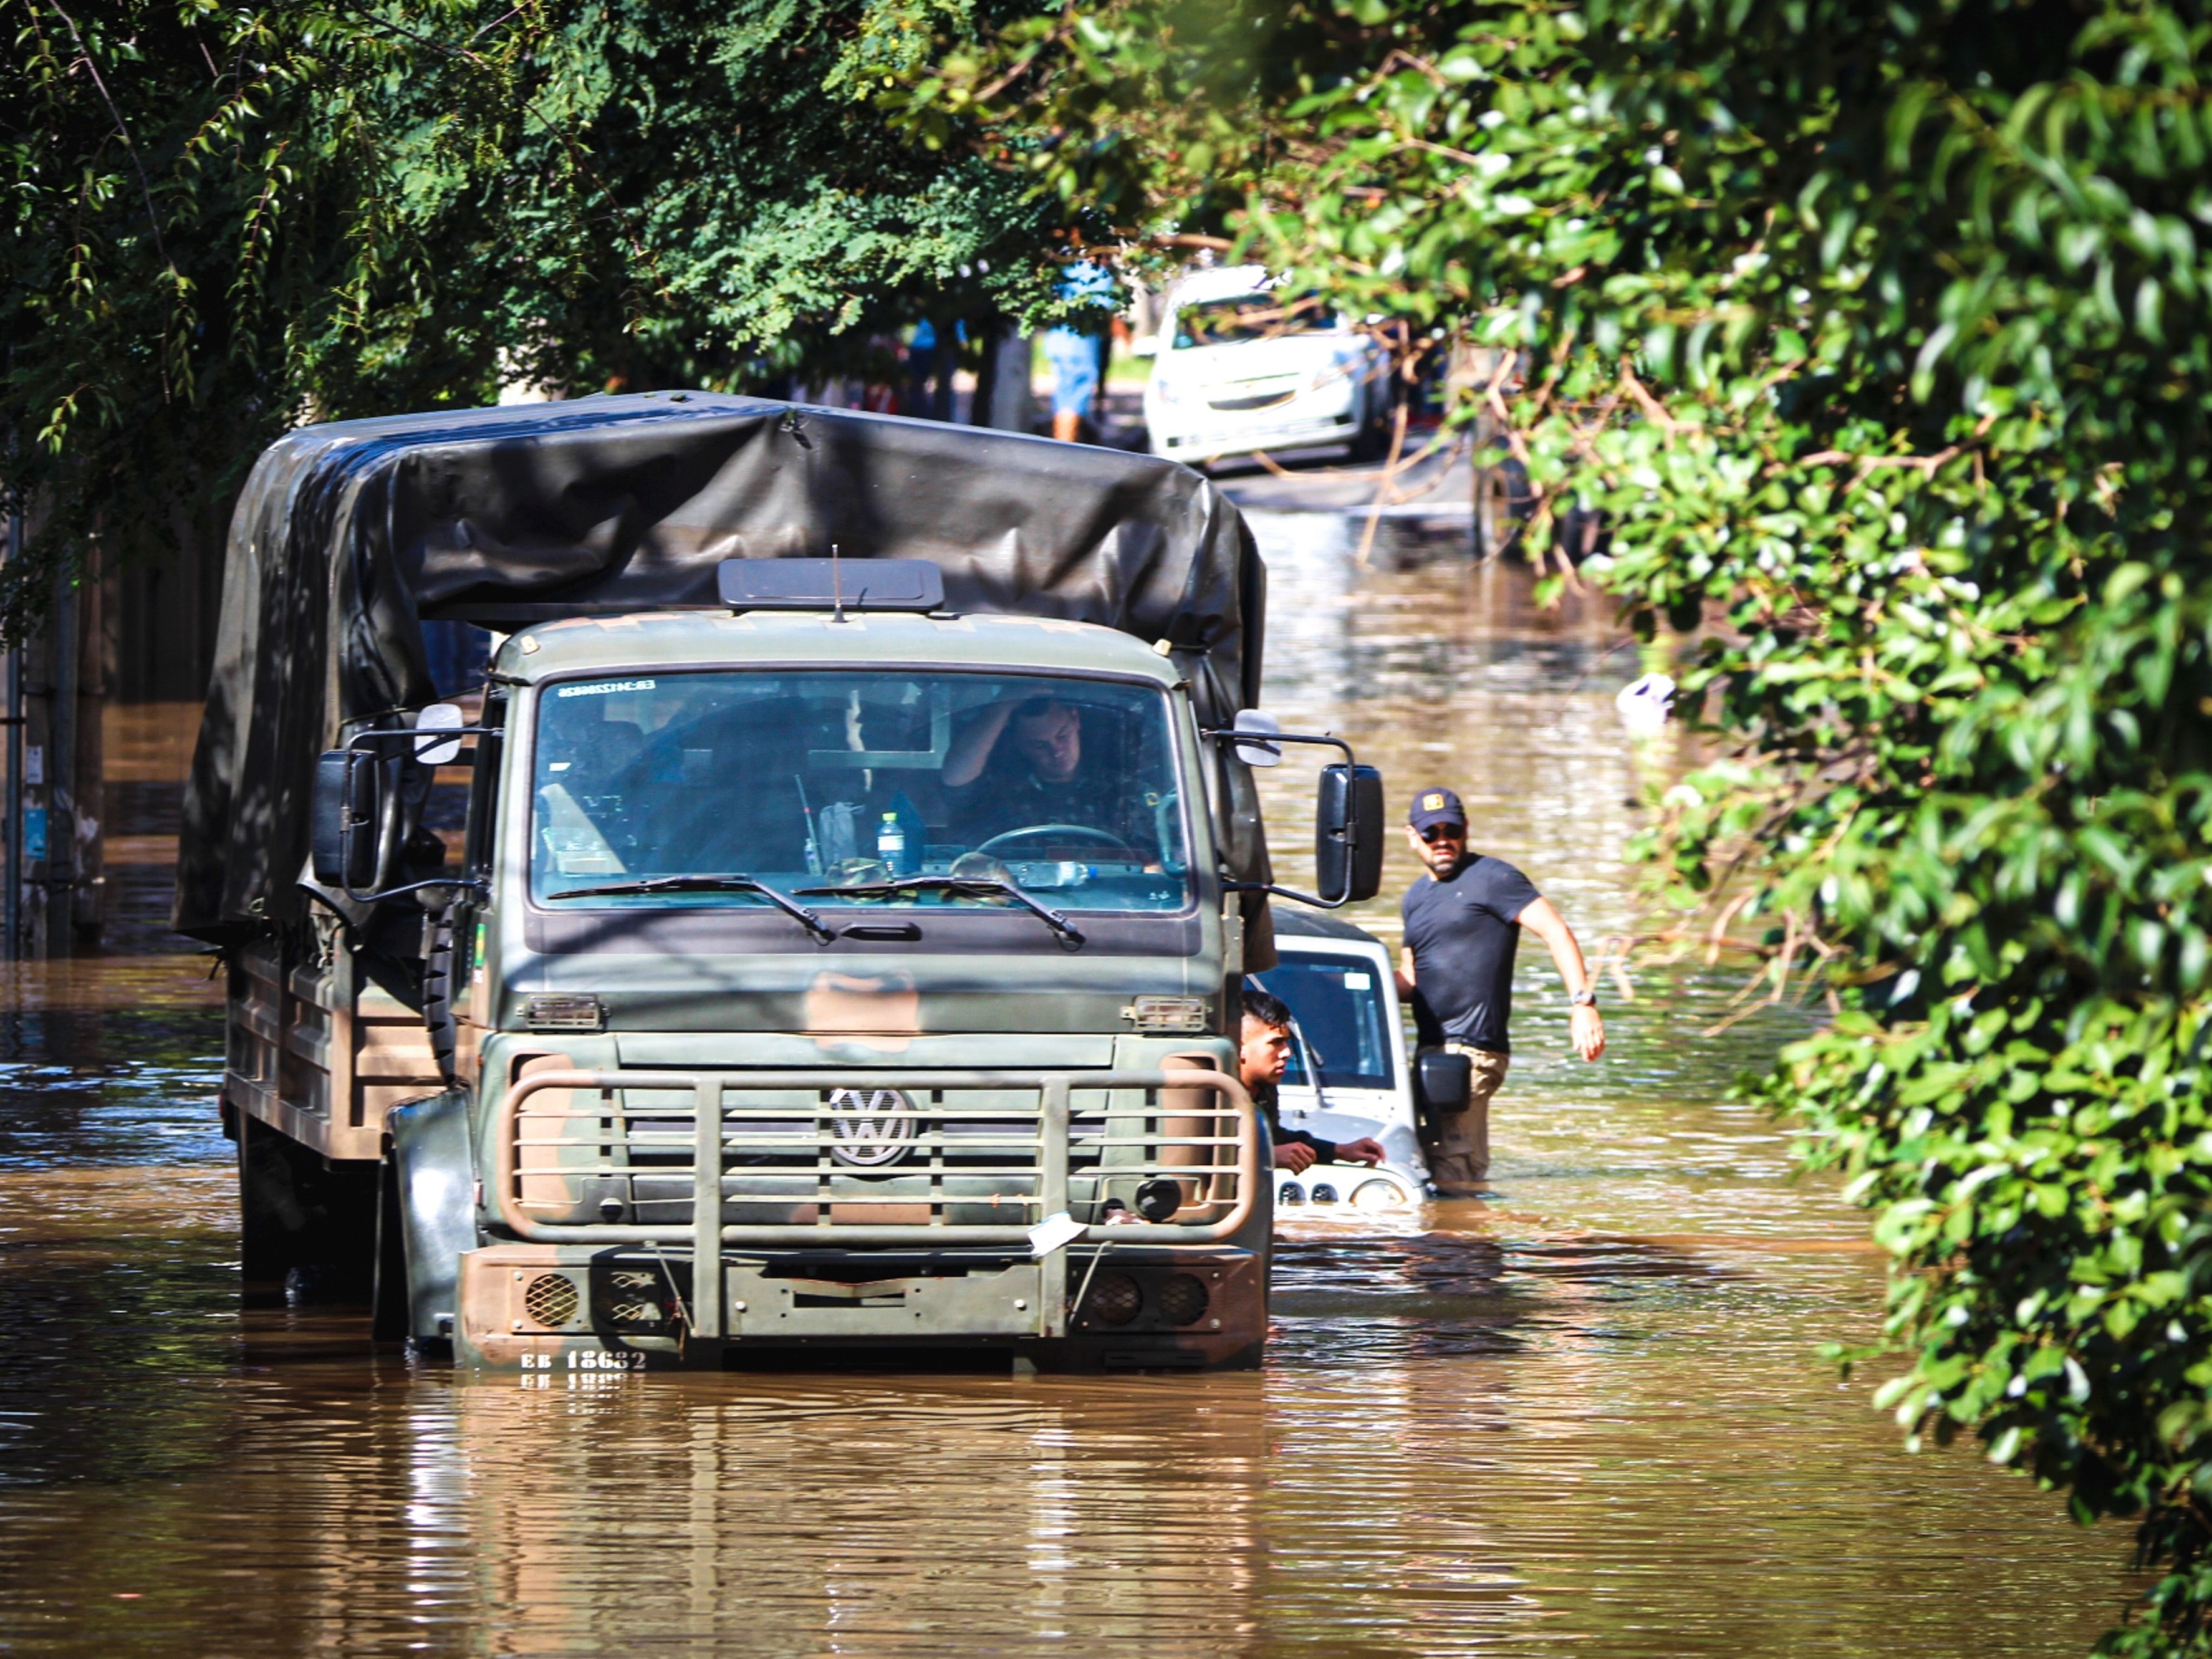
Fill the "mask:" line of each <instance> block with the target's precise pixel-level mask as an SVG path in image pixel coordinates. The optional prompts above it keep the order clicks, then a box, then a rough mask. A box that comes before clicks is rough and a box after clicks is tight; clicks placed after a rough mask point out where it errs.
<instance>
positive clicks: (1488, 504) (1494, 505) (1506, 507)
mask: <svg viewBox="0 0 2212 1659" xmlns="http://www.w3.org/2000/svg"><path fill="white" fill-rule="evenodd" d="M1533 501H1534V492H1533V491H1532V490H1531V489H1529V488H1528V474H1527V473H1526V472H1524V471H1522V468H1521V464H1520V463H1519V462H1518V461H1515V460H1509V459H1506V458H1505V457H1504V456H1499V457H1498V459H1496V460H1494V461H1493V462H1492V464H1491V465H1488V466H1486V467H1483V468H1481V469H1480V470H1479V471H1477V472H1476V473H1475V475H1474V556H1475V557H1476V558H1478V559H1486V560H1487V559H1498V558H1503V557H1504V556H1505V555H1506V554H1508V553H1510V552H1511V551H1512V550H1514V549H1515V548H1516V547H1518V546H1519V545H1520V544H1521V535H1522V526H1524V525H1525V524H1526V522H1527V520H1528V513H1529V509H1530V507H1531V504H1532V503H1533Z"/></svg>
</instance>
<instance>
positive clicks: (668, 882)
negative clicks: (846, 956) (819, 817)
mask: <svg viewBox="0 0 2212 1659" xmlns="http://www.w3.org/2000/svg"><path fill="white" fill-rule="evenodd" d="M636 893H757V894H759V895H760V896H761V897H763V898H764V899H766V900H767V901H768V902H769V903H770V904H773V905H774V906H775V908H777V909H779V910H781V911H782V912H783V914H784V915H787V916H789V917H790V918H791V919H792V920H793V921H796V922H798V923H799V925H800V926H801V927H805V929H806V931H807V932H808V933H811V934H813V935H814V937H815V938H816V939H819V940H820V941H821V942H822V943H823V944H824V945H827V944H829V941H830V940H832V939H836V937H837V935H836V933H832V932H831V931H830V930H829V927H828V925H827V924H826V923H824V922H823V920H822V918H821V917H820V916H819V915H817V914H816V913H815V912H814V911H811V910H810V909H808V908H806V907H805V905H803V904H800V903H798V902H794V901H793V900H791V899H789V898H787V897H785V896H783V894H781V893H780V892H778V891H777V890H775V888H773V887H771V886H769V884H767V883H766V882H764V881H759V880H756V879H755V878H753V877H751V876H647V877H645V878H642V879H641V880H637V881H611V882H609V883H607V884H605V886H603V887H571V888H570V889H568V891H566V892H564V893H548V894H547V895H546V897H548V898H556V899H572V898H626V897H628V896H630V895H632V894H636Z"/></svg>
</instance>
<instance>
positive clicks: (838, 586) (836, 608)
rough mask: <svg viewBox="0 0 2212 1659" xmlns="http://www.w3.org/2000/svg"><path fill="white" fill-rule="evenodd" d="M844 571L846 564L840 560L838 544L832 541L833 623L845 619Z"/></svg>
mask: <svg viewBox="0 0 2212 1659" xmlns="http://www.w3.org/2000/svg"><path fill="white" fill-rule="evenodd" d="M843 572H844V566H843V565H842V564H841V563H840V562H838V558H837V544H836V543H835V542H832V543H830V544H829V601H830V604H831V605H832V607H833V609H832V611H831V613H830V617H829V620H830V621H831V622H833V623H841V622H842V621H844V620H845V581H844V575H843Z"/></svg>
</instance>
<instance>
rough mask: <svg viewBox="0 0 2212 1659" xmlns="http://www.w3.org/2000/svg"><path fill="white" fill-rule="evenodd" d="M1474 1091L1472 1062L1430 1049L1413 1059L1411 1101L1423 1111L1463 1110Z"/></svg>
mask: <svg viewBox="0 0 2212 1659" xmlns="http://www.w3.org/2000/svg"><path fill="white" fill-rule="evenodd" d="M1473 1094H1474V1060H1470V1059H1469V1058H1468V1056H1467V1055H1465V1054H1444V1053H1443V1052H1442V1051H1440V1050H1434V1049H1432V1050H1431V1051H1430V1052H1428V1053H1426V1054H1422V1055H1420V1056H1419V1058H1417V1059H1416V1060H1414V1062H1413V1103H1414V1104H1416V1105H1417V1106H1419V1108H1420V1109H1422V1110H1423V1111H1425V1112H1463V1111H1465V1110H1466V1109H1467V1103H1468V1097H1470V1096H1471V1095H1473Z"/></svg>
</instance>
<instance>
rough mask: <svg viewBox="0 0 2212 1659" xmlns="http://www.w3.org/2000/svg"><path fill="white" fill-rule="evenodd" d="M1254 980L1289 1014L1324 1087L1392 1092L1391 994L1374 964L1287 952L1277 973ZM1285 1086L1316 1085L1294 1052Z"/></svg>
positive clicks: (1258, 975) (1274, 971) (1254, 976)
mask: <svg viewBox="0 0 2212 1659" xmlns="http://www.w3.org/2000/svg"><path fill="white" fill-rule="evenodd" d="M1252 978H1253V983H1255V984H1256V985H1258V986H1260V987H1261V988H1262V989H1264V990H1266V991H1267V992H1269V993H1270V994H1273V995H1275V996H1278V997H1280V998H1281V999H1282V1000H1283V1001H1284V1003H1285V1005H1287V1006H1288V1007H1289V1008H1290V1011H1291V1018H1292V1019H1294V1020H1296V1021H1297V1024H1298V1035H1299V1036H1302V1037H1304V1039H1305V1046H1306V1047H1307V1048H1309V1049H1310V1050H1311V1051H1312V1053H1313V1056H1314V1062H1315V1064H1316V1066H1318V1067H1319V1068H1320V1071H1321V1080H1322V1086H1323V1087H1325V1088H1330V1089H1388V1088H1389V1087H1390V1086H1391V1070H1390V1020H1389V1014H1388V1012H1386V1010H1385V1007H1384V1005H1383V996H1384V994H1386V992H1388V991H1389V990H1390V989H1391V988H1392V987H1389V986H1388V985H1386V984H1385V983H1384V981H1383V976H1382V975H1379V974H1377V973H1376V971H1375V969H1374V968H1373V967H1372V966H1371V965H1370V963H1367V962H1364V961H1362V960H1360V959H1358V958H1357V957H1338V956H1319V955H1300V954H1298V953H1297V952H1294V951H1284V952H1283V953H1282V955H1281V957H1280V959H1279V961H1277V963H1275V965H1274V966H1273V968H1271V969H1268V970H1267V972H1266V973H1265V974H1255V975H1253V976H1252ZM1283 1081H1284V1082H1285V1084H1287V1085H1291V1086H1292V1087H1310V1086H1311V1085H1312V1082H1313V1079H1312V1078H1311V1077H1310V1076H1309V1075H1308V1073H1307V1071H1306V1066H1305V1058H1304V1055H1303V1054H1300V1053H1299V1052H1298V1050H1297V1048H1296V1047H1295V1046H1294V1047H1293V1048H1291V1069H1290V1071H1289V1072H1288V1073H1286V1074H1285V1076H1284V1079H1283Z"/></svg>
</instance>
